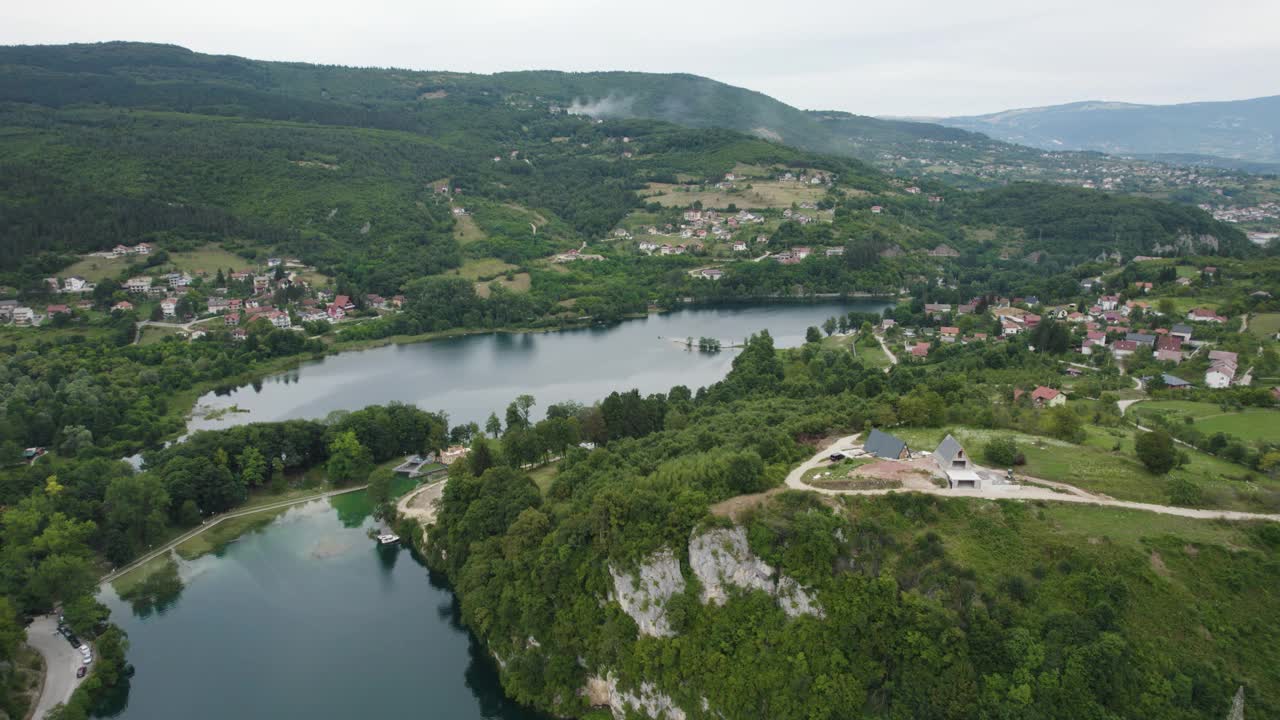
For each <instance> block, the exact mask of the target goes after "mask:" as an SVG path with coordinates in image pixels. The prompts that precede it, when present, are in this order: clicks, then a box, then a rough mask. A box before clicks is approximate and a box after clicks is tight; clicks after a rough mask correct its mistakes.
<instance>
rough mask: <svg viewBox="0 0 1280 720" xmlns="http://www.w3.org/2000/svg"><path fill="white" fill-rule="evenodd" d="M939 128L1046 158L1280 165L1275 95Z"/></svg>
mask: <svg viewBox="0 0 1280 720" xmlns="http://www.w3.org/2000/svg"><path fill="white" fill-rule="evenodd" d="M938 122H940V123H941V124H943V125H947V126H950V127H955V128H962V129H964V130H970V131H973V132H980V133H985V134H987V135H990V136H991V137H993V138H996V139H998V140H1003V141H1005V142H1010V143H1018V144H1022V145H1030V146H1032V147H1037V148H1043V149H1050V150H1093V151H1098V152H1105V153H1111V154H1121V155H1142V156H1171V157H1162V158H1161V159H1168V160H1170V161H1172V162H1187V161H1188V160H1191V159H1193V158H1194V156H1209V157H1210V158H1228V159H1231V160H1237V161H1244V162H1246V163H1280V95H1274V96H1271V97H1262V98H1254V99H1252V100H1232V101H1227V102H1196V103H1183V104H1179V105H1135V104H1131V103H1118V102H1095V101H1091V102H1077V103H1070V104H1067V105H1051V106H1048V107H1039V108H1023V109H1018V110H1006V111H1004V112H998V113H991V114H989V115H975V116H970V117H951V118H943V119H941V120H939V121H938ZM1172 156H1177V157H1172ZM1209 162H1210V161H1207V160H1206V159H1205V158H1201V159H1200V160H1199V162H1198V164H1209ZM1233 167H1239V166H1238V165H1233Z"/></svg>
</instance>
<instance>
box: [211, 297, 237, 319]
mask: <svg viewBox="0 0 1280 720" xmlns="http://www.w3.org/2000/svg"><path fill="white" fill-rule="evenodd" d="M229 307H231V303H230V302H228V301H227V299H226V298H221V297H211V298H209V300H208V301H207V302H206V304H205V309H206V310H208V311H209V312H211V313H213V314H215V315H217V314H218V313H224V312H226V311H227V308H229Z"/></svg>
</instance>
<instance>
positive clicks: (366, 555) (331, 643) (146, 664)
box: [100, 492, 543, 720]
mask: <svg viewBox="0 0 1280 720" xmlns="http://www.w3.org/2000/svg"><path fill="white" fill-rule="evenodd" d="M363 494H364V493H362V492H361V493H353V494H352V495H350V496H342V497H339V498H334V499H332V500H330V501H318V502H313V503H308V504H306V505H302V506H298V507H296V508H293V509H291V510H289V511H288V512H286V513H285V514H284V515H282V516H281V517H279V518H278V519H276V520H275V521H273V522H272V523H271V524H270V525H268V526H266V527H265V528H263V529H261V530H258V531H255V532H251V533H249V534H246V535H244V536H242V537H240V538H239V539H238V540H236V541H235V542H233V543H231V544H230V545H228V546H227V547H226V549H225V550H224V551H223V552H222V553H221V555H220V556H217V555H207V556H204V557H202V558H199V559H197V560H195V561H193V562H190V563H184V564H183V565H182V568H181V575H182V577H183V581H184V584H185V586H186V587H185V589H184V590H183V591H182V593H181V595H180V596H179V597H178V598H177V599H176V600H173V601H172V602H171V603H170V604H169V605H168V607H167V608H164V609H160V610H152V611H151V612H149V613H148V614H146V615H145V616H139V615H138V614H135V613H134V612H133V609H132V608H131V607H130V605H129V603H126V602H124V601H122V600H120V599H119V598H118V597H117V596H116V594H115V593H114V592H113V591H111V590H106V591H104V593H103V597H102V600H103V601H104V602H105V603H106V604H107V605H108V606H109V607H110V608H111V615H112V619H113V620H114V621H115V622H116V623H117V624H119V625H120V626H121V627H122V628H124V630H125V631H126V632H128V633H129V640H130V643H131V646H130V650H129V660H130V662H132V663H133V665H134V667H135V668H136V669H137V672H136V673H135V675H134V676H133V679H132V681H131V683H130V687H129V690H128V693H127V696H122V697H120V698H119V699H118V702H117V707H116V708H112V709H111V710H108V711H107V712H105V713H103V714H102V715H100V717H118V718H125V719H127V720H161V719H163V720H172V719H173V718H183V720H226V719H228V718H246V719H248V718H307V719H309V720H328V719H330V718H332V719H334V720H337V719H338V718H381V717H398V718H459V719H460V720H469V719H471V718H501V719H503V720H534V719H535V718H537V719H541V718H542V717H543V716H542V715H540V714H538V713H535V712H532V711H529V710H525V709H522V708H520V707H518V706H516V705H514V704H513V703H511V702H510V701H508V700H506V699H505V698H504V697H503V695H502V692H501V689H500V687H499V685H498V678H497V672H496V669H495V668H494V666H493V663H492V661H491V660H490V659H489V658H488V656H487V655H485V653H484V652H483V650H482V648H481V647H480V646H479V644H478V643H477V642H475V640H474V639H473V637H472V636H471V634H470V633H469V632H468V631H467V630H466V628H464V627H462V626H461V625H460V624H459V618H458V611H457V608H456V607H455V602H454V596H453V593H452V592H450V590H449V589H448V588H447V587H446V586H445V585H444V584H443V582H442V581H441V580H440V579H439V578H437V577H434V576H433V575H432V574H431V573H429V572H428V571H427V569H426V567H425V566H423V565H422V564H420V563H419V562H418V561H417V559H416V558H415V557H414V556H413V554H412V553H411V552H410V551H409V550H406V549H402V548H399V547H391V548H380V547H378V546H377V545H376V544H375V543H374V542H373V540H371V539H369V537H367V535H366V533H367V531H368V529H369V528H371V527H373V521H372V520H371V519H369V518H368V516H367V515H366V514H365V511H367V507H364V505H367V503H365V502H364V500H363V497H362V496H363ZM353 505H354V506H355V507H354V508H353V507H352V506H353Z"/></svg>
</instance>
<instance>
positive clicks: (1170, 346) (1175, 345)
mask: <svg viewBox="0 0 1280 720" xmlns="http://www.w3.org/2000/svg"><path fill="white" fill-rule="evenodd" d="M1156 350H1157V351H1160V350H1182V338H1181V337H1179V336H1177V335H1161V336H1160V337H1158V338H1156Z"/></svg>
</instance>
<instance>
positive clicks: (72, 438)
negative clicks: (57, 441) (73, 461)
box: [58, 425, 93, 457]
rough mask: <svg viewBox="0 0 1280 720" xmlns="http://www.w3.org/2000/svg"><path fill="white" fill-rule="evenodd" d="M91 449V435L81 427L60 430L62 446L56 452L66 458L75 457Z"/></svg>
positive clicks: (75, 426)
mask: <svg viewBox="0 0 1280 720" xmlns="http://www.w3.org/2000/svg"><path fill="white" fill-rule="evenodd" d="M91 448H93V433H92V432H90V431H89V430H88V428H85V427H84V426H82V425H69V426H67V427H65V428H63V429H62V444H61V445H59V446H58V451H59V452H60V453H62V454H63V455H65V456H67V457H76V456H77V455H80V454H81V453H83V452H85V451H86V450H89V449H91Z"/></svg>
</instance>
